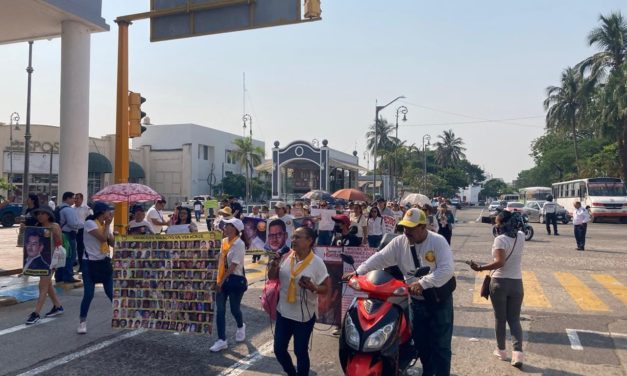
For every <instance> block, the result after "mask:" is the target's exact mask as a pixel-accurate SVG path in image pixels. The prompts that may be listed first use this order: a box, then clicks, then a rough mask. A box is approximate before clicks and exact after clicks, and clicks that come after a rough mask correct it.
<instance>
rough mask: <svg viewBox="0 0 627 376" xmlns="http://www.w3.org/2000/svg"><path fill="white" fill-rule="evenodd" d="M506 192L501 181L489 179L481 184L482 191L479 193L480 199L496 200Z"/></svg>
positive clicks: (505, 185)
mask: <svg viewBox="0 0 627 376" xmlns="http://www.w3.org/2000/svg"><path fill="white" fill-rule="evenodd" d="M507 190H508V188H507V184H505V182H504V181H503V180H501V179H490V180H488V181H486V182H485V183H484V184H483V189H482V190H481V192H479V197H480V198H482V199H485V198H488V197H492V198H497V197H499V196H500V195H502V194H503V193H506V192H507Z"/></svg>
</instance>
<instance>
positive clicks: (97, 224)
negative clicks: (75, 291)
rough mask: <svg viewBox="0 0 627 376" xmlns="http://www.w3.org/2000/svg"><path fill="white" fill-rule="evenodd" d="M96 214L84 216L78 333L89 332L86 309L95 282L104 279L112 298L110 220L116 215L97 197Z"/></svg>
mask: <svg viewBox="0 0 627 376" xmlns="http://www.w3.org/2000/svg"><path fill="white" fill-rule="evenodd" d="M93 212H94V214H93V215H90V216H89V217H87V219H86V220H85V229H84V238H83V240H84V242H85V253H84V254H83V260H81V263H82V264H81V270H82V271H83V300H82V301H81V311H80V316H79V318H80V322H79V324H78V329H77V333H78V334H85V333H87V313H88V312H89V306H90V305H91V301H92V299H93V298H94V290H95V287H96V283H102V287H103V288H104V291H105V294H106V295H107V297H108V298H109V300H113V266H112V265H111V257H110V252H111V251H110V249H109V246H113V233H112V232H111V228H110V227H111V222H112V221H113V215H112V214H111V209H110V208H109V205H107V204H106V203H104V202H101V201H97V202H96V203H95V204H94V207H93Z"/></svg>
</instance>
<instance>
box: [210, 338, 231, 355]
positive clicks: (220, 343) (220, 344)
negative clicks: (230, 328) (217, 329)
mask: <svg viewBox="0 0 627 376" xmlns="http://www.w3.org/2000/svg"><path fill="white" fill-rule="evenodd" d="M227 347H229V343H228V342H227V341H225V340H222V339H218V340H217V341H216V342H215V343H214V344H213V346H211V348H209V350H210V351H211V352H218V351H222V350H224V349H226V348H227Z"/></svg>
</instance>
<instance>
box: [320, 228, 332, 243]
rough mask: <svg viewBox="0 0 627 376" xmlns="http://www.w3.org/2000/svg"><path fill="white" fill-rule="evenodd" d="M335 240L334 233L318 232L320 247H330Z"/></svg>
mask: <svg viewBox="0 0 627 376" xmlns="http://www.w3.org/2000/svg"><path fill="white" fill-rule="evenodd" d="M332 238H333V231H326V230H320V231H318V245H320V246H323V247H328V246H330V245H331V239H332Z"/></svg>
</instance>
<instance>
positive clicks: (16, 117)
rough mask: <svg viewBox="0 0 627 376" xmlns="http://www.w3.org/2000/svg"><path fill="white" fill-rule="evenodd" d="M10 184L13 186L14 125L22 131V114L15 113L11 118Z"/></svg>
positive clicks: (17, 129)
mask: <svg viewBox="0 0 627 376" xmlns="http://www.w3.org/2000/svg"><path fill="white" fill-rule="evenodd" d="M9 120H10V121H9V147H10V149H9V184H13V123H15V130H16V131H19V130H20V114H18V113H17V112H14V113H12V114H11V116H10V117H9Z"/></svg>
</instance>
